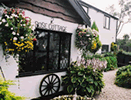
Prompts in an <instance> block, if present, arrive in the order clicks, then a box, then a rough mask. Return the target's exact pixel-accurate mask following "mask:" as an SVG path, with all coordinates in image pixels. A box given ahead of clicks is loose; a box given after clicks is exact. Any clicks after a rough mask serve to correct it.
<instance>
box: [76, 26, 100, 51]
mask: <svg viewBox="0 0 131 100" xmlns="http://www.w3.org/2000/svg"><path fill="white" fill-rule="evenodd" d="M75 45H76V47H77V48H78V49H80V50H83V51H84V52H87V51H90V52H91V53H96V52H97V51H98V50H99V49H100V47H101V46H102V45H101V41H100V40H99V35H98V31H96V30H95V29H91V28H90V27H88V28H85V29H84V28H81V27H78V28H77V30H76V40H75Z"/></svg>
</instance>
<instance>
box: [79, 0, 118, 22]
mask: <svg viewBox="0 0 131 100" xmlns="http://www.w3.org/2000/svg"><path fill="white" fill-rule="evenodd" d="M79 3H80V4H81V5H84V6H86V7H90V8H93V9H95V10H96V11H99V12H102V13H104V14H105V15H107V16H109V17H112V18H114V19H116V20H118V18H117V17H115V16H112V15H111V14H109V13H107V12H105V11H102V10H100V9H98V8H96V7H94V6H92V5H90V4H87V3H85V2H83V1H81V0H79Z"/></svg>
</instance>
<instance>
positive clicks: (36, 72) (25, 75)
mask: <svg viewBox="0 0 131 100" xmlns="http://www.w3.org/2000/svg"><path fill="white" fill-rule="evenodd" d="M36 30H37V31H39V30H40V31H41V30H42V31H44V32H47V33H48V34H49V36H48V43H49V42H50V41H49V40H50V33H57V34H62V33H63V34H69V35H70V39H69V55H68V56H69V57H68V58H69V59H68V66H67V67H69V65H70V53H71V36H72V33H68V32H61V31H54V30H48V29H42V28H36V29H35V31H36ZM35 44H36V43H35ZM60 44H61V43H60ZM60 49H61V47H60V46H59V54H60ZM47 54H48V55H49V44H48V47H47ZM34 58H35V57H34ZM34 62H35V59H34ZM48 62H49V56H47V63H48ZM59 62H60V56H59ZM47 65H48V64H47ZM59 66H60V63H59ZM34 67H35V65H34ZM66 70H67V68H65V69H60V68H59V69H56V70H48V66H47V69H46V70H44V71H42V70H39V71H35V70H34V71H33V72H31V71H30V72H23V73H19V75H18V76H16V78H19V77H28V76H35V75H43V74H49V73H56V72H63V71H66Z"/></svg>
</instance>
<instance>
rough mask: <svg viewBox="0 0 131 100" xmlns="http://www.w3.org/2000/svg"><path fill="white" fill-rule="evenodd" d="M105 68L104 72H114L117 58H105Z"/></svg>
mask: <svg viewBox="0 0 131 100" xmlns="http://www.w3.org/2000/svg"><path fill="white" fill-rule="evenodd" d="M105 59H106V61H107V68H106V69H105V70H104V71H109V70H114V69H116V68H117V58H116V56H106V57H105Z"/></svg>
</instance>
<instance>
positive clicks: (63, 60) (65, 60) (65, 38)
mask: <svg viewBox="0 0 131 100" xmlns="http://www.w3.org/2000/svg"><path fill="white" fill-rule="evenodd" d="M61 40H62V41H61V45H60V46H61V52H60V55H61V56H60V69H65V68H67V67H68V64H69V46H70V35H67V34H64V35H62V36H61Z"/></svg>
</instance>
